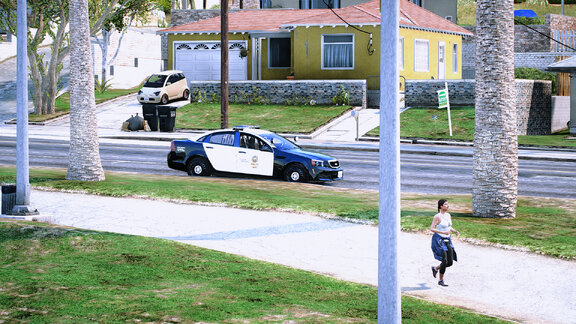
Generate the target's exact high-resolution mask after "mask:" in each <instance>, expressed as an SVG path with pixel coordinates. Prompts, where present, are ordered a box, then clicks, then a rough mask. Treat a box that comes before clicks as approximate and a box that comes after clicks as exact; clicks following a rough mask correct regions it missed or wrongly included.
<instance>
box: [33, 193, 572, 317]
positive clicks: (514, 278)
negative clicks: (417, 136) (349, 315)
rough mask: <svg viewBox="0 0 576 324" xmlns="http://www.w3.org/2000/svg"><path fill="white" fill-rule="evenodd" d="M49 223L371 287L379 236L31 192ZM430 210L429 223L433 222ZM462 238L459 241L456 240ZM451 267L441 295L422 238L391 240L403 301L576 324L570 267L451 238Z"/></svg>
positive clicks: (346, 227)
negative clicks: (177, 244)
mask: <svg viewBox="0 0 576 324" xmlns="http://www.w3.org/2000/svg"><path fill="white" fill-rule="evenodd" d="M32 201H33V202H34V207H35V208H38V210H40V211H41V213H42V217H43V218H47V219H49V220H50V221H51V222H53V223H55V224H61V225H68V226H74V227H79V228H86V229H93V230H102V231H112V232H118V233H126V234H134V235H142V236H150V237H158V238H164V239H170V240H174V241H179V242H183V243H188V244H193V245H197V246H201V247H205V248H210V249H215V250H219V251H224V252H228V253H233V254H238V255H242V256H246V257H248V258H253V259H258V260H263V261H269V262H274V263H278V264H283V265H287V266H291V267H295V268H300V269H304V270H308V271H313V272H317V273H320V274H324V275H328V276H333V277H336V278H340V279H343V280H347V281H354V282H358V283H365V284H370V285H377V284H378V281H377V280H378V276H377V267H378V263H377V262H378V260H377V256H378V246H377V239H378V228H377V227H376V226H373V225H361V224H354V223H348V222H343V221H340V220H334V219H326V218H321V217H317V216H312V215H307V214H297V213H287V212H274V211H255V210H243V209H234V208H226V207H209V206H200V205H194V204H177V203H171V202H165V201H156V200H143V199H133V198H113V197H100V196H92V195H84V194H73V193H61V192H44V191H37V190H33V192H32ZM433 212H434V211H433V210H431V215H432V214H433ZM463 234H464V235H465V233H463ZM455 245H456V250H457V252H458V257H459V261H458V262H456V263H455V264H454V266H453V267H451V268H449V269H448V270H447V273H446V282H447V283H448V284H449V287H440V286H438V284H437V279H434V278H433V277H432V273H431V270H430V266H431V265H435V264H436V261H435V260H434V259H433V257H432V253H431V250H430V236H429V235H422V234H412V233H400V235H399V242H398V246H399V265H398V267H399V274H400V278H399V280H400V286H401V289H402V291H403V293H404V294H407V295H411V296H416V297H421V298H425V299H427V300H430V301H433V302H437V303H442V304H449V305H455V306H461V307H466V308H469V309H472V310H474V311H476V312H480V313H485V314H490V315H493V316H499V317H503V318H506V319H513V320H516V321H520V322H525V323H576V282H575V281H574V278H576V262H573V261H572V262H571V261H563V260H559V259H554V258H549V257H545V256H540V255H536V254H532V253H527V252H518V251H510V250H503V249H498V248H493V247H485V246H478V245H471V244H467V243H465V242H464V241H462V240H455Z"/></svg>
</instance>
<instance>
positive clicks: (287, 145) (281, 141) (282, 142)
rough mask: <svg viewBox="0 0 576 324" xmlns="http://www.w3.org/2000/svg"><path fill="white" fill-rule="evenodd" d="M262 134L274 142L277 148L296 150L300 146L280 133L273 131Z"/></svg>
mask: <svg viewBox="0 0 576 324" xmlns="http://www.w3.org/2000/svg"><path fill="white" fill-rule="evenodd" d="M260 136H262V137H263V138H264V139H266V140H267V141H269V142H270V143H272V144H274V146H275V147H276V148H278V149H281V150H294V149H297V148H300V147H299V146H298V145H296V144H294V143H292V142H290V141H289V140H287V139H285V138H284V137H282V136H280V135H276V134H273V133H266V134H260Z"/></svg>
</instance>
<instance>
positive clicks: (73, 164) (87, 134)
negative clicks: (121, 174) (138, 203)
mask: <svg viewBox="0 0 576 324" xmlns="http://www.w3.org/2000/svg"><path fill="white" fill-rule="evenodd" d="M93 75H94V73H93V71H92V51H91V48H90V26H89V22H88V0H71V1H70V154H69V163H68V172H67V174H66V179H69V180H82V181H101V180H104V170H103V169H102V162H101V160H100V152H99V143H98V127H97V121H96V101H95V98H94V78H93Z"/></svg>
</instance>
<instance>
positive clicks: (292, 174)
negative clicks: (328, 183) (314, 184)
mask: <svg viewBox="0 0 576 324" xmlns="http://www.w3.org/2000/svg"><path fill="white" fill-rule="evenodd" d="M284 178H285V179H286V181H289V182H305V181H306V174H305V173H304V170H303V169H302V167H299V166H297V165H293V166H290V167H288V169H286V171H285V172H284Z"/></svg>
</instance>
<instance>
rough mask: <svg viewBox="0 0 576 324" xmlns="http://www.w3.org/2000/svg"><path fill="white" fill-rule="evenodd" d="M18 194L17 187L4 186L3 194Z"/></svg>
mask: <svg viewBox="0 0 576 324" xmlns="http://www.w3.org/2000/svg"><path fill="white" fill-rule="evenodd" d="M12 193H16V185H2V194H12Z"/></svg>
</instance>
